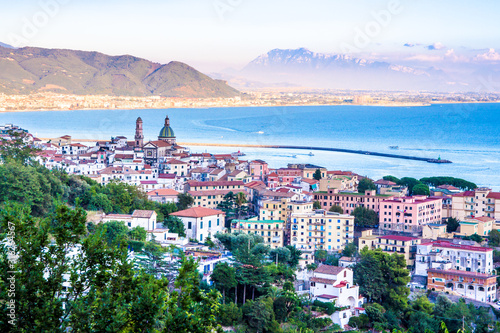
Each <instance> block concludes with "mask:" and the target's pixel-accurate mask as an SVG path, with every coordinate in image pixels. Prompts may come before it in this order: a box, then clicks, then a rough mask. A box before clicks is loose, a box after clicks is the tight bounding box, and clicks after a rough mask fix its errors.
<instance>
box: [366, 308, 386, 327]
mask: <svg viewBox="0 0 500 333" xmlns="http://www.w3.org/2000/svg"><path fill="white" fill-rule="evenodd" d="M365 311H366V315H367V316H368V318H369V319H370V322H371V323H373V324H375V323H381V324H383V323H385V321H386V319H385V316H384V313H385V309H384V307H383V306H382V305H380V304H378V303H373V304H370V305H368V306H367V307H366V308H365Z"/></svg>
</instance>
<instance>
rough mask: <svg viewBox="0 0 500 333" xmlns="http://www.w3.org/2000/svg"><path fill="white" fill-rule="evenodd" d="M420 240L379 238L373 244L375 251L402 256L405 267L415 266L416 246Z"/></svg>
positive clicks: (389, 236) (401, 237)
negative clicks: (379, 250)
mask: <svg viewBox="0 0 500 333" xmlns="http://www.w3.org/2000/svg"><path fill="white" fill-rule="evenodd" d="M421 241H422V240H421V239H420V238H416V237H406V236H395V235H388V236H380V237H377V241H376V242H375V244H374V247H375V248H376V249H381V250H382V251H384V252H387V253H391V254H392V253H397V254H400V255H403V256H404V257H405V260H406V266H413V265H414V264H415V253H416V251H417V250H416V246H417V245H418V244H420V243H421Z"/></svg>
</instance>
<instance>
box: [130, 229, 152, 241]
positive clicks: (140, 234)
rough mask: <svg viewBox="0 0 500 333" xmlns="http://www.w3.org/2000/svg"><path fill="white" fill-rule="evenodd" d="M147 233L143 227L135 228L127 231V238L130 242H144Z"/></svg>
mask: <svg viewBox="0 0 500 333" xmlns="http://www.w3.org/2000/svg"><path fill="white" fill-rule="evenodd" d="M147 234H148V233H147V231H146V229H144V228H143V227H139V226H137V227H135V228H132V229H130V230H129V231H128V236H129V238H130V239H131V240H135V241H140V242H144V241H145V240H146V236H147Z"/></svg>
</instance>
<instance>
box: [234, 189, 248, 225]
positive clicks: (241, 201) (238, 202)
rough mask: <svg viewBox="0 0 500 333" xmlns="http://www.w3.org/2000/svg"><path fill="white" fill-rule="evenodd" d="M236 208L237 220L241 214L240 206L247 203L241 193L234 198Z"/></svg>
mask: <svg viewBox="0 0 500 333" xmlns="http://www.w3.org/2000/svg"><path fill="white" fill-rule="evenodd" d="M235 203H236V207H237V209H238V220H239V219H240V215H241V212H242V208H241V207H242V206H243V205H244V204H246V203H247V196H246V195H245V193H243V192H238V193H237V194H236V197H235Z"/></svg>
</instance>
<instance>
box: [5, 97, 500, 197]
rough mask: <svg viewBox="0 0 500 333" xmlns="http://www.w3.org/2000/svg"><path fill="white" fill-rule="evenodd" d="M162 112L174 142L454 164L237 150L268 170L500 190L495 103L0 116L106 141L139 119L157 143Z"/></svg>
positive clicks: (39, 130) (49, 133)
mask: <svg viewBox="0 0 500 333" xmlns="http://www.w3.org/2000/svg"><path fill="white" fill-rule="evenodd" d="M166 114H168V115H169V117H170V120H171V125H172V128H173V129H174V131H175V134H176V136H177V141H178V142H200V143H237V144H259V145H267V144H278V145H297V146H318V147H335V148H348V149H360V150H370V151H376V152H390V153H395V154H401V155H411V156H419V157H427V158H438V157H439V156H440V157H441V158H443V159H448V160H451V161H453V164H443V165H438V164H431V163H426V162H420V161H410V160H400V159H391V158H385V157H376V156H369V155H354V154H345V153H334V152H321V151H313V154H314V156H309V155H308V153H309V152H308V151H300V150H285V149H283V150H281V149H280V150H276V149H260V148H240V150H242V151H243V152H245V153H246V154H247V156H246V157H243V159H247V158H248V159H255V158H261V159H264V160H266V161H267V162H269V163H270V166H271V167H281V166H286V164H287V163H312V164H317V165H321V166H325V167H327V168H329V169H337V170H352V171H354V172H357V173H359V174H362V175H367V176H369V177H372V178H375V179H378V178H380V177H382V176H384V175H387V174H392V175H395V176H398V177H403V176H410V177H415V178H421V177H425V176H454V177H459V178H464V179H467V180H470V181H473V182H475V183H476V184H478V185H480V186H489V187H492V188H493V189H494V190H500V173H499V171H500V137H499V134H500V130H499V129H500V104H438V105H432V106H425V107H374V106H300V107H255V108H249V107H242V108H210V109H168V110H92V111H91V110H84V111H78V110H76V111H47V112H20V113H2V114H0V124H4V123H14V124H16V125H19V126H21V127H23V128H26V129H28V130H29V131H30V132H31V133H33V134H35V135H37V136H39V137H58V136H61V135H66V134H69V135H71V136H73V138H79V139H100V140H109V139H110V137H111V136H119V135H123V136H126V137H127V138H129V139H130V140H133V137H134V129H135V120H136V118H137V117H139V116H140V117H141V118H142V119H143V121H144V135H145V137H146V140H148V139H151V140H154V139H156V136H157V135H158V133H159V131H160V129H161V128H162V126H163V122H164V118H165V115H166ZM389 146H399V149H398V150H392V149H390V148H389ZM191 150H192V151H193V152H202V151H205V150H207V151H209V152H214V153H217V152H221V153H225V152H233V151H236V150H238V148H227V147H198V146H194V147H191Z"/></svg>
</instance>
